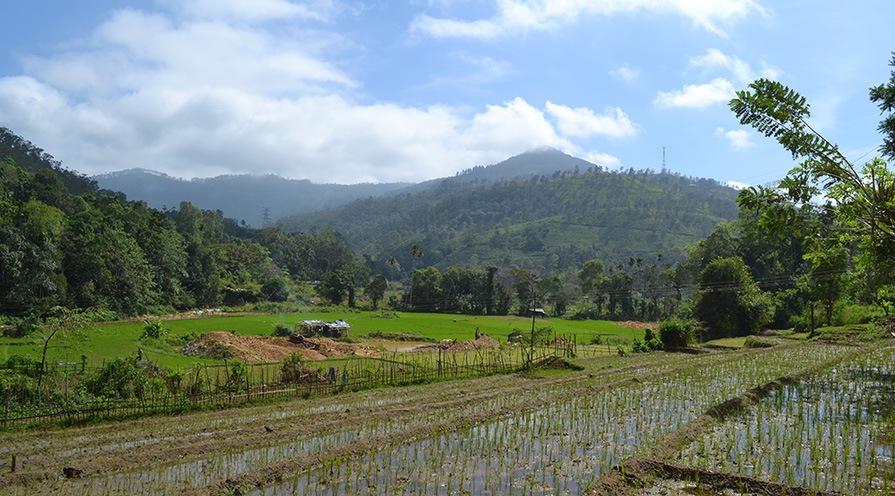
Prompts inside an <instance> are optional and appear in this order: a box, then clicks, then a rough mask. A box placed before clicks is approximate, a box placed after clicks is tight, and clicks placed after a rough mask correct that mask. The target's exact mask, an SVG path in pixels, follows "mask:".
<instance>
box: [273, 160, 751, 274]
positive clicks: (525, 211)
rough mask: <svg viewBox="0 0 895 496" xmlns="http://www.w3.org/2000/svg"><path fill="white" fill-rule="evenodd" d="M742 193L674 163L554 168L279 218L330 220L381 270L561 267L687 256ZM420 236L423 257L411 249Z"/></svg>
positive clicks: (304, 224) (287, 224)
mask: <svg viewBox="0 0 895 496" xmlns="http://www.w3.org/2000/svg"><path fill="white" fill-rule="evenodd" d="M736 195H737V192H736V191H735V190H733V189H731V188H728V187H725V186H722V185H720V184H718V183H717V182H715V181H712V180H708V179H692V178H687V177H682V176H678V175H673V174H669V173H658V174H657V173H652V172H649V171H641V172H636V171H633V170H630V171H628V172H625V173H608V172H600V171H591V172H584V173H580V172H579V173H575V172H571V173H569V172H560V171H557V172H556V173H555V174H553V175H551V176H546V175H541V176H534V177H532V178H531V179H529V180H525V181H521V180H514V181H502V182H497V183H494V184H487V185H478V186H475V185H473V186H454V185H453V184H452V183H450V182H448V181H445V182H444V183H443V184H442V185H441V186H440V187H439V188H437V189H434V190H430V191H425V192H421V193H415V194H403V195H398V196H395V197H389V198H379V199H366V200H359V201H357V202H354V203H352V204H350V205H347V206H344V207H340V208H337V209H332V210H328V211H325V212H317V213H310V214H304V215H299V216H294V217H289V218H285V219H281V220H280V223H281V225H282V226H283V227H284V228H285V229H286V230H289V231H314V230H315V229H318V228H320V227H324V226H333V228H334V229H335V230H336V231H337V232H339V233H340V234H341V235H343V236H344V237H345V239H346V240H347V242H348V243H349V244H350V245H351V247H352V249H354V250H355V251H358V252H360V253H362V254H364V255H366V256H368V257H369V258H370V259H371V264H372V265H373V267H374V271H376V272H382V273H390V271H391V272H395V271H396V269H395V267H396V266H397V267H398V269H397V270H400V271H402V272H404V271H407V270H409V269H410V267H411V265H415V266H418V267H419V266H435V267H438V268H440V269H444V268H447V267H452V266H457V267H476V266H478V267H483V266H486V265H491V264H493V265H496V266H498V267H512V266H515V267H524V268H535V269H541V270H544V271H547V272H563V271H569V270H578V269H579V268H580V267H581V266H582V264H584V263H585V262H587V261H588V260H591V259H599V260H604V261H605V262H606V263H607V264H609V265H614V264H617V263H621V262H625V261H627V260H629V258H630V257H635V258H647V257H650V258H653V257H655V256H656V255H657V254H660V253H661V254H663V255H664V257H665V259H666V260H669V261H677V260H681V259H682V258H683V257H684V256H685V250H684V248H685V247H686V246H687V245H688V244H691V243H694V242H696V241H698V240H699V239H702V238H704V237H705V236H707V235H708V234H709V233H710V232H712V229H713V228H714V226H715V225H716V224H717V223H719V222H723V221H729V220H732V219H735V218H736V216H737V205H736V203H735V201H734V199H735V197H736ZM414 244H416V245H418V246H419V247H420V248H421V249H422V251H423V257H422V260H419V261H416V260H413V259H412V257H411V255H410V248H411V246H412V245H414ZM391 257H395V261H396V262H398V264H397V265H396V264H394V262H392V263H391V264H389V261H390V259H391Z"/></svg>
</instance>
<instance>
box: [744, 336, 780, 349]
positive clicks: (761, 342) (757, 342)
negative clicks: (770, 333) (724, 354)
mask: <svg viewBox="0 0 895 496" xmlns="http://www.w3.org/2000/svg"><path fill="white" fill-rule="evenodd" d="M772 346H776V343H774V342H772V341H769V340H767V339H762V338H759V337H756V336H749V337H747V338H746V342H745V343H743V347H744V348H770V347H772Z"/></svg>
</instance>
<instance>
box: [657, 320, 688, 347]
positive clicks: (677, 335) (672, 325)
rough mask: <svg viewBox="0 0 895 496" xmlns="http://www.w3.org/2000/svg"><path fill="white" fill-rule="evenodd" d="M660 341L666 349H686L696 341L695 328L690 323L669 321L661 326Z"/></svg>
mask: <svg viewBox="0 0 895 496" xmlns="http://www.w3.org/2000/svg"><path fill="white" fill-rule="evenodd" d="M659 339H660V340H661V341H662V343H663V344H664V347H665V349H675V348H684V347H686V346H688V345H689V344H690V343H692V342H694V341H696V335H695V327H694V326H693V324H692V323H690V322H684V321H681V320H674V319H669V320H666V321H664V322H662V324H660V325H659Z"/></svg>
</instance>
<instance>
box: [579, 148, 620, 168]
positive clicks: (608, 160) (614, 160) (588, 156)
mask: <svg viewBox="0 0 895 496" xmlns="http://www.w3.org/2000/svg"><path fill="white" fill-rule="evenodd" d="M581 158H583V159H584V160H587V161H588V162H590V163H592V164H597V165H599V166H601V167H603V168H604V169H618V168H620V167H621V166H622V161H621V160H619V159H618V157H614V156H612V155H609V154H607V153H600V152H588V153H585V154H583V155H582V156H581Z"/></svg>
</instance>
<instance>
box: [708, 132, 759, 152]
mask: <svg viewBox="0 0 895 496" xmlns="http://www.w3.org/2000/svg"><path fill="white" fill-rule="evenodd" d="M752 134H753V133H752V132H751V131H746V130H745V129H734V130H732V131H724V128H721V127H719V128H718V129H716V130H715V136H720V137H724V138H727V139H728V140H729V141H730V146H731V148H733V149H734V150H745V149H747V148H752V147H753V146H755V143H752V142H751V141H750V140H749V139H750V138H751V137H752Z"/></svg>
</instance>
